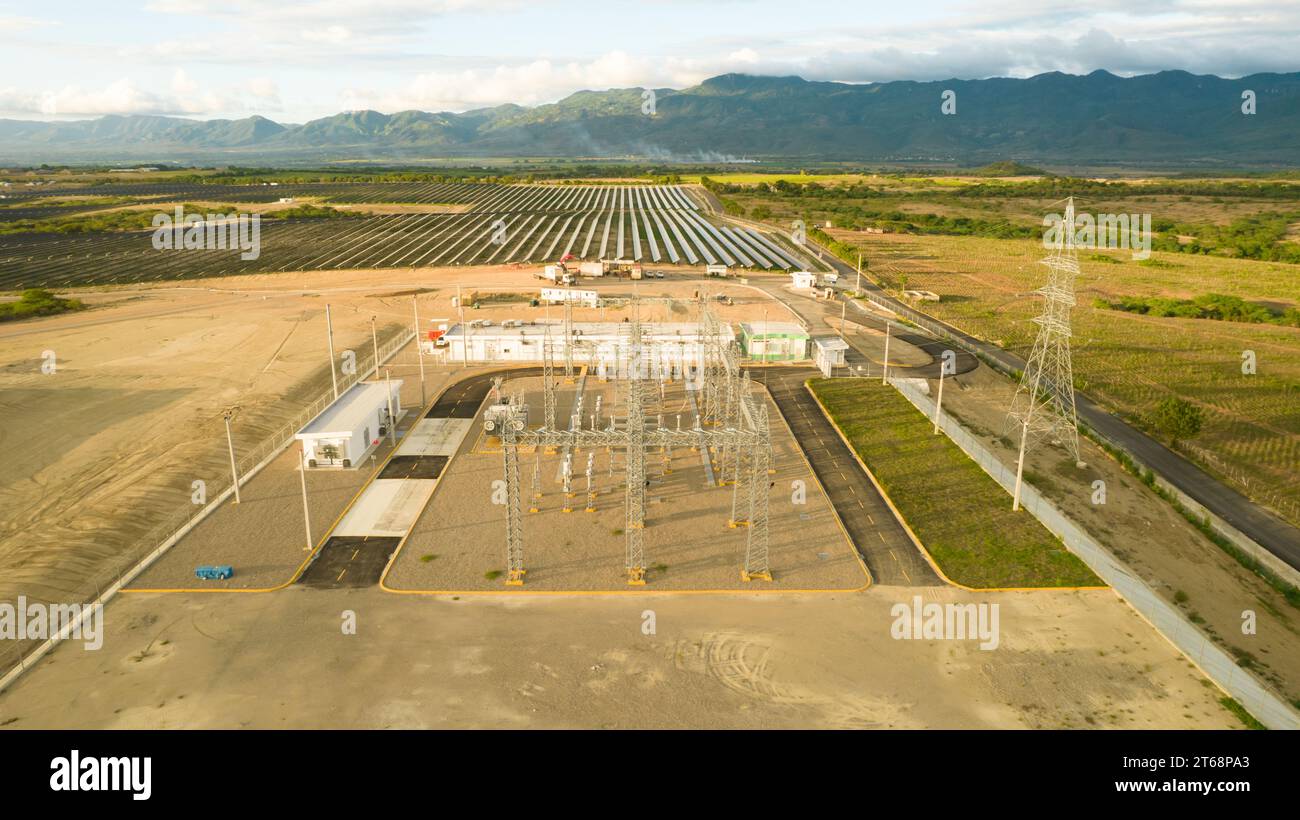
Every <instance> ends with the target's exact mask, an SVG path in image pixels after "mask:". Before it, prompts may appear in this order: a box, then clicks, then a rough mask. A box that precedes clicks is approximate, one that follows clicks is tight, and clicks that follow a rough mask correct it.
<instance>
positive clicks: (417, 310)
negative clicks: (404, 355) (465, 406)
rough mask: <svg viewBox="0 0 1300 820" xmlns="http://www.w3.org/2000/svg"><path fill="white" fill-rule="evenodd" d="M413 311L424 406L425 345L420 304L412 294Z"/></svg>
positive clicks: (416, 355) (421, 401) (421, 397)
mask: <svg viewBox="0 0 1300 820" xmlns="http://www.w3.org/2000/svg"><path fill="white" fill-rule="evenodd" d="M411 313H412V314H413V315H414V316H415V357H416V359H418V360H419V362H420V406H421V407H424V402H425V396H424V346H423V345H421V344H420V306H419V305H418V304H417V303H416V301H415V295H414V294H412V295H411Z"/></svg>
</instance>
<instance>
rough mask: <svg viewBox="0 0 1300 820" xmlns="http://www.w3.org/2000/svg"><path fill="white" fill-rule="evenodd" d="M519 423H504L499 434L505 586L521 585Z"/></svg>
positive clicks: (522, 564)
mask: <svg viewBox="0 0 1300 820" xmlns="http://www.w3.org/2000/svg"><path fill="white" fill-rule="evenodd" d="M522 427H523V422H522V421H516V420H515V419H507V420H506V422H505V424H503V425H502V431H501V459H502V461H503V462H504V468H505V474H506V583H507V584H508V585H510V586H520V585H522V584H523V582H524V573H525V570H524V529H523V522H522V521H521V520H520V512H519V438H518V435H519V432H520V428H522Z"/></svg>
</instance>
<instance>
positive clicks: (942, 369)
mask: <svg viewBox="0 0 1300 820" xmlns="http://www.w3.org/2000/svg"><path fill="white" fill-rule="evenodd" d="M947 372H948V361H947V359H945V358H944V357H943V356H940V357H939V398H938V399H937V400H936V401H935V403H934V434H935V435H936V436H937V435H939V416H940V415H942V414H943V377H944V375H945V374H946V373H947Z"/></svg>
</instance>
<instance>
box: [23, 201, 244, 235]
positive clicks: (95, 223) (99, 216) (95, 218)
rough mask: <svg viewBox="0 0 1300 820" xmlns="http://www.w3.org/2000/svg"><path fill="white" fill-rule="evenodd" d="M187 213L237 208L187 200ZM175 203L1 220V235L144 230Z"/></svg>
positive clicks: (225, 210) (225, 211) (170, 212)
mask: <svg viewBox="0 0 1300 820" xmlns="http://www.w3.org/2000/svg"><path fill="white" fill-rule="evenodd" d="M181 207H182V208H183V209H184V213H185V214H186V215H189V214H197V215H199V216H202V217H206V216H207V215H208V214H212V213H221V214H231V213H236V212H238V210H239V209H238V208H236V207H235V206H234V205H194V204H191V203H186V204H185V205H182V206H181ZM175 209H176V206H175V205H159V206H158V207H157V208H149V209H133V210H122V211H106V212H103V213H93V214H75V215H72V216H65V217H52V218H50V219H18V220H14V221H13V222H0V235H4V234H11V233H63V234H69V233H98V232H101V231H145V230H151V229H152V228H153V218H154V216H155V215H157V214H160V213H166V214H168V215H174V214H175V212H176V210H175Z"/></svg>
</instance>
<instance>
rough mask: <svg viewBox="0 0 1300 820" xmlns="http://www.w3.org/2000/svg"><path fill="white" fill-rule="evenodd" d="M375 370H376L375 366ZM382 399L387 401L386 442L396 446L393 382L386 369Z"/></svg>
mask: <svg viewBox="0 0 1300 820" xmlns="http://www.w3.org/2000/svg"><path fill="white" fill-rule="evenodd" d="M376 369H378V367H377V366H376ZM384 398H385V399H387V401H388V440H389V441H390V442H392V443H394V444H396V443H397V413H395V412H394V411H393V380H392V378H391V376H390V374H389V372H388V369H387V368H385V369H384Z"/></svg>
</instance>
